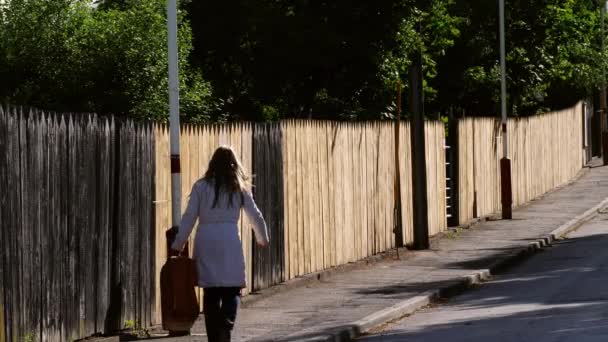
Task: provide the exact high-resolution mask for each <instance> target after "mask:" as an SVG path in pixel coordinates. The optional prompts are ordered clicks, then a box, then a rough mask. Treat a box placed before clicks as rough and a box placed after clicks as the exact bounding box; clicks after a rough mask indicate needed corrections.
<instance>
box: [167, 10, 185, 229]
mask: <svg viewBox="0 0 608 342" xmlns="http://www.w3.org/2000/svg"><path fill="white" fill-rule="evenodd" d="M167 29H168V37H167V40H168V46H169V139H170V144H171V219H172V223H173V226H174V227H175V226H178V225H179V223H180V220H181V203H182V193H181V187H182V186H181V175H180V160H179V132H180V129H179V76H178V65H177V0H168V1H167Z"/></svg>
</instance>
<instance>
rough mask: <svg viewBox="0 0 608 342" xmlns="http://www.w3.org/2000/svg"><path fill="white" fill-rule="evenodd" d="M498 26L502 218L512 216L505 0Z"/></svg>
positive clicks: (500, 10) (499, 8) (507, 218)
mask: <svg viewBox="0 0 608 342" xmlns="http://www.w3.org/2000/svg"><path fill="white" fill-rule="evenodd" d="M498 17H499V26H500V34H499V35H500V38H499V40H500V73H501V76H500V113H501V117H502V125H501V126H502V159H501V160H500V185H501V202H502V218H503V219H506V220H510V219H511V218H512V207H511V206H512V203H513V191H512V190H511V160H509V155H508V152H509V150H508V145H509V144H508V140H507V76H506V74H507V67H506V62H505V1H504V0H498Z"/></svg>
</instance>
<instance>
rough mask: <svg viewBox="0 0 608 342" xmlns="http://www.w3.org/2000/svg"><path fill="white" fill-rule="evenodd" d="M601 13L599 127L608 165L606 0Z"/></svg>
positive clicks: (603, 151)
mask: <svg viewBox="0 0 608 342" xmlns="http://www.w3.org/2000/svg"><path fill="white" fill-rule="evenodd" d="M600 13H601V21H602V23H601V25H602V51H601V56H602V86H601V87H602V88H601V93H600V107H601V108H600V109H601V110H600V115H601V117H600V127H601V129H602V159H603V161H604V165H608V127H607V126H608V122H607V121H608V120H606V68H605V66H604V63H605V62H606V58H605V52H606V44H605V40H606V31H605V21H606V1H605V0H604V1H603V3H602V4H601V8H600Z"/></svg>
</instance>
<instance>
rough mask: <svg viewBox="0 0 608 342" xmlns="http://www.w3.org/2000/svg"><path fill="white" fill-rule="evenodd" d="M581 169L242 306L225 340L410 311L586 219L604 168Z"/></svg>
mask: <svg viewBox="0 0 608 342" xmlns="http://www.w3.org/2000/svg"><path fill="white" fill-rule="evenodd" d="M584 172H585V174H584V175H583V176H582V177H580V178H579V179H578V180H576V181H575V182H573V183H572V184H570V185H568V186H565V187H563V188H561V189H559V190H557V191H554V192H552V193H549V194H547V195H545V196H544V197H543V198H540V199H538V200H536V201H533V202H531V203H530V204H528V205H527V206H524V207H522V208H519V209H517V210H514V212H513V220H510V221H501V220H497V221H485V222H481V223H479V224H476V225H474V226H472V227H471V228H469V229H465V230H460V231H458V232H452V233H449V234H445V235H444V236H443V237H441V238H437V239H434V240H433V243H432V247H431V249H430V250H426V251H408V252H406V253H405V255H404V254H403V253H401V260H394V261H383V262H378V263H375V264H373V265H370V266H368V267H361V268H358V269H356V270H353V271H350V272H343V273H338V274H333V275H331V276H327V277H322V278H321V280H319V281H314V282H311V283H309V284H307V285H306V286H302V287H298V288H292V289H287V290H285V291H282V292H279V293H277V294H274V295H271V296H268V297H266V298H263V299H260V300H256V301H253V302H251V303H246V304H245V305H243V307H242V308H241V310H240V311H239V316H238V317H237V326H236V329H235V331H234V333H233V341H296V340H310V341H313V340H315V341H325V340H337V339H335V335H336V334H343V335H344V334H346V335H352V334H354V332H355V331H356V330H367V329H368V328H371V327H373V326H374V325H377V324H379V323H380V324H381V323H383V322H385V321H387V320H390V319H391V318H397V317H399V316H403V315H404V314H407V313H411V312H413V311H414V310H415V309H417V308H420V307H422V306H424V305H425V304H428V301H429V298H430V297H432V296H434V295H436V294H437V292H432V291H438V290H440V289H443V290H457V288H459V287H460V288H462V287H463V286H462V284H463V279H468V280H467V281H468V282H469V283H470V282H471V281H474V280H475V279H473V278H476V277H477V278H478V277H480V275H481V277H482V278H483V277H484V276H489V273H488V272H489V271H488V269H489V270H490V271H495V270H497V269H498V268H497V267H498V266H499V265H500V264H504V263H505V262H508V261H513V260H514V259H513V258H514V257H515V256H516V255H518V256H521V255H522V251H525V250H529V249H530V246H531V245H530V244H531V242H535V241H539V239H542V238H544V237H546V236H548V234H551V232H553V231H555V230H556V229H557V228H558V227H560V229H561V231H560V234H557V233H554V234H555V235H561V233H564V232H565V231H566V230H567V229H572V228H575V226H576V225H577V224H578V223H580V222H578V221H581V220H584V217H582V215H583V214H585V213H586V214H585V215H586V216H589V214H590V213H592V212H593V211H592V210H590V209H591V208H594V207H597V206H598V205H599V204H600V203H602V202H603V201H605V200H606V199H607V198H608V167H597V168H592V169H590V170H588V171H584ZM604 203H606V202H604ZM595 211H597V210H595ZM557 237H559V236H557ZM545 240H546V242H550V241H549V240H550V239H545ZM480 270H485V271H484V272H481V273H479V271H480ZM475 272H478V273H475ZM472 275H474V277H473V276H472ZM442 293H443V292H442ZM192 333H193V334H195V335H198V336H191V337H189V338H187V339H180V340H182V341H186V340H187V341H206V337H205V336H201V335H202V334H204V323H203V320H202V317H199V320H198V321H197V323H196V324H195V327H194V329H193V331H192ZM162 340H165V339H162ZM166 340H167V341H170V339H166ZM171 340H174V341H178V339H171ZM159 341H160V340H159Z"/></svg>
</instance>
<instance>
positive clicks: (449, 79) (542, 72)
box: [431, 0, 604, 115]
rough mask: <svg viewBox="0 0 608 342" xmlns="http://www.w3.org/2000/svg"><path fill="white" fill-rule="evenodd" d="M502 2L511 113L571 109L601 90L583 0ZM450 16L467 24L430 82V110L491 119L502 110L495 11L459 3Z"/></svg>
mask: <svg viewBox="0 0 608 342" xmlns="http://www.w3.org/2000/svg"><path fill="white" fill-rule="evenodd" d="M505 3H506V19H505V23H506V50H507V54H506V62H507V88H508V94H509V98H508V101H509V112H510V113H511V114H515V115H525V114H533V113H536V112H539V111H544V110H547V109H551V108H560V107H565V106H569V105H572V104H573V103H574V102H576V101H578V100H580V99H581V98H583V97H585V96H590V95H591V94H592V92H593V91H594V89H595V88H596V87H597V85H598V84H599V82H600V81H601V80H600V76H601V66H602V63H604V61H603V60H602V58H601V53H600V46H599V44H598V42H599V36H600V29H599V23H600V22H599V10H598V9H597V8H595V6H594V4H593V2H592V1H589V0H563V1H562V0H559V1H558V0H532V1H523V0H512V1H507V2H505ZM453 11H454V15H457V16H460V17H463V18H466V25H464V27H463V28H462V34H461V36H460V37H459V38H458V39H457V40H456V43H455V45H454V46H453V47H452V48H450V49H448V52H447V54H446V55H445V57H444V58H442V59H440V61H439V67H438V74H439V76H438V77H437V78H436V79H435V80H434V81H433V84H434V86H435V87H436V88H437V89H438V94H439V96H438V97H437V100H436V101H434V102H433V103H431V108H433V109H434V110H443V111H445V110H447V108H448V107H450V106H453V107H456V108H463V109H464V110H466V112H467V113H469V115H495V114H497V113H498V111H499V108H500V107H499V106H500V67H499V46H498V7H497V4H496V2H495V1H483V0H462V1H459V2H458V3H457V4H456V6H454V7H453Z"/></svg>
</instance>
